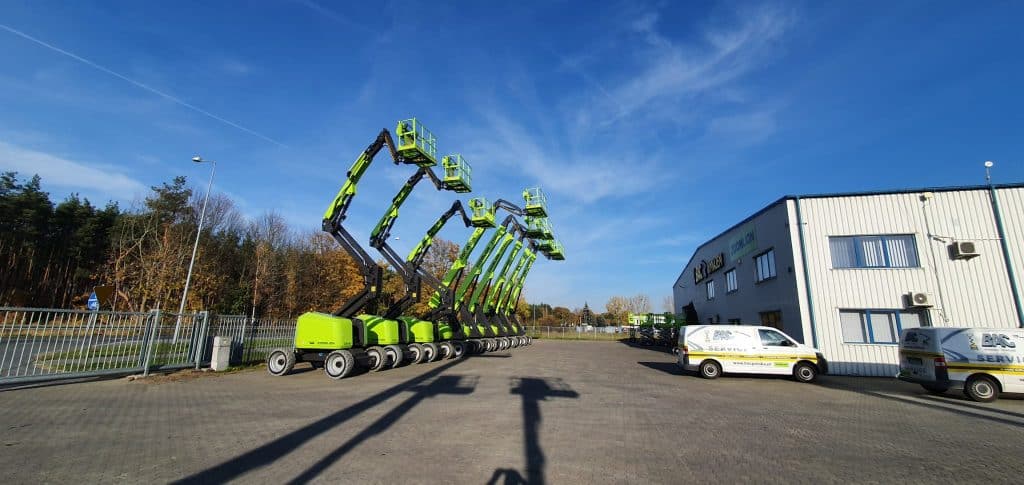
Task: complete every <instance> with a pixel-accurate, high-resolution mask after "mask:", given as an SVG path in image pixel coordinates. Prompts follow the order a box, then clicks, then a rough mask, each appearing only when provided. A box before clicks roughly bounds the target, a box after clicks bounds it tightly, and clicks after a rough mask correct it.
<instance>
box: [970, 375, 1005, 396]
mask: <svg viewBox="0 0 1024 485" xmlns="http://www.w3.org/2000/svg"><path fill="white" fill-rule="evenodd" d="M998 394H999V387H998V386H997V385H996V383H995V381H993V380H992V378H991V377H987V376H974V377H971V378H970V379H968V380H967V385H966V386H964V395H965V396H967V397H968V398H970V399H971V400H974V401H978V402H992V401H995V400H996V397H997V395H998Z"/></svg>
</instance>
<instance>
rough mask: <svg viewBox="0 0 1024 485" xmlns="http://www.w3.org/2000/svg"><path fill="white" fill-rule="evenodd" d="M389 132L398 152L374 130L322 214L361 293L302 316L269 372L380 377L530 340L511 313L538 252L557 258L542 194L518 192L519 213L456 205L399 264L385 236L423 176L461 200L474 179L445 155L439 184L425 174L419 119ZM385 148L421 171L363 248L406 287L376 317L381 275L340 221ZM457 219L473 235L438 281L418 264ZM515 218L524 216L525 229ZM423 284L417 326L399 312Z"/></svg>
mask: <svg viewBox="0 0 1024 485" xmlns="http://www.w3.org/2000/svg"><path fill="white" fill-rule="evenodd" d="M396 135H397V140H398V144H397V145H396V144H395V143H394V140H393V139H392V137H391V133H390V132H388V130H387V129H384V130H381V132H380V134H379V135H378V136H377V139H376V140H375V141H374V142H373V143H372V144H370V146H369V147H367V148H366V150H364V151H363V153H362V154H361V155H360V156H359V158H358V159H357V160H356V161H355V163H354V164H353V165H352V167H351V168H350V169H349V171H348V172H347V175H346V177H347V178H346V180H345V183H344V184H343V185H342V188H341V190H340V191H339V192H338V195H337V196H336V197H335V198H334V200H333V202H332V203H331V205H330V206H329V207H328V209H327V211H326V212H325V213H324V217H323V229H324V231H326V232H328V233H330V234H331V235H332V236H333V237H334V239H335V240H337V241H338V243H339V244H340V245H341V247H342V248H343V249H344V250H345V251H346V252H347V253H348V254H349V255H351V256H352V258H353V260H355V262H356V264H357V266H358V267H359V268H360V271H361V274H362V277H363V288H362V289H361V290H360V291H359V292H358V293H357V294H356V295H354V296H353V297H352V298H350V299H349V300H348V301H346V302H345V303H344V304H343V305H342V306H341V308H340V309H338V310H337V311H335V312H333V313H331V314H325V313H318V312H309V313H305V314H303V315H301V316H300V317H299V319H298V322H297V325H296V332H295V343H294V347H293V348H281V349H274V350H273V351H271V353H270V355H269V357H268V359H267V369H268V371H269V372H270V373H271V374H274V375H284V374H287V373H289V372H290V371H291V370H292V368H293V367H294V365H295V364H296V363H297V362H309V363H310V364H311V365H312V366H313V367H323V368H324V370H325V372H326V373H327V375H328V376H329V377H331V378H334V379H340V378H343V377H346V376H348V375H350V374H351V373H352V371H353V370H354V368H355V367H356V366H357V365H362V366H365V367H367V368H369V369H370V370H381V369H384V368H387V367H395V366H398V365H401V364H402V363H404V362H411V363H420V362H430V361H433V360H436V359H439V358H453V357H461V356H463V355H464V354H466V353H471V352H483V351H489V350H499V349H508V348H512V347H518V346H520V345H527V344H529V343H530V339H529V337H527V336H525V335H524V331H523V330H524V329H523V327H522V325H521V324H520V323H519V321H518V319H517V318H516V316H515V308H516V305H517V303H518V301H519V298H520V294H521V292H522V289H523V285H524V282H525V279H526V275H527V273H529V271H530V268H531V267H532V265H533V263H534V262H535V261H536V259H537V254H538V252H539V253H541V254H544V255H545V256H546V257H547V258H548V259H553V260H561V259H564V255H563V249H562V247H561V244H559V243H558V242H557V241H555V240H554V234H553V231H552V230H551V225H550V223H549V222H548V221H547V214H548V212H547V203H546V199H545V197H544V194H543V193H542V192H541V191H540V189H527V190H526V191H524V193H523V197H524V200H525V201H526V204H525V207H524V208H519V207H518V206H516V205H514V204H512V203H509V202H507V201H504V200H501V199H499V200H498V201H496V202H495V203H494V204H488V202H487V200H486V199H483V198H475V199H471V200H469V202H468V206H469V209H470V213H469V214H467V212H466V210H465V209H464V207H463V206H462V204H461V202H459V201H455V202H454V203H453V204H452V206H451V208H450V209H448V210H447V211H446V212H445V213H443V214H442V215H441V216H440V217H439V218H438V219H437V220H436V221H435V222H434V223H433V225H431V226H430V228H429V229H428V230H427V232H426V235H425V236H424V237H423V238H422V239H421V240H420V242H419V243H418V244H417V245H416V246H415V247H414V248H413V250H412V251H411V252H410V254H409V256H408V257H407V258H405V259H402V258H401V257H399V256H398V254H397V253H396V252H395V250H394V249H393V248H392V247H391V246H390V245H389V244H388V239H389V237H390V232H391V229H392V227H393V226H394V223H395V221H396V220H397V218H398V215H399V210H400V208H401V206H402V205H403V204H404V203H405V202H406V200H407V199H408V197H409V196H410V194H411V193H412V191H413V189H414V188H415V187H416V185H417V184H418V183H419V182H420V181H422V180H423V179H425V178H426V179H429V180H430V181H431V182H432V183H433V185H434V186H435V188H437V189H438V190H449V191H453V192H457V193H466V192H470V191H471V189H472V180H471V167H470V165H469V163H468V162H466V160H465V159H464V158H463V157H462V156H461V155H458V154H452V155H448V156H445V157H443V158H442V160H441V165H442V169H443V176H442V177H440V178H439V177H437V175H436V174H435V173H434V172H433V170H432V167H434V166H436V165H437V158H436V152H437V148H436V145H437V142H436V139H435V138H434V136H433V135H432V134H431V133H430V131H429V130H427V129H426V128H425V127H424V126H423V125H422V124H421V123H420V122H419V121H418V120H417V119H415V118H411V119H407V120H402V121H399V122H398V126H397V128H396ZM384 146H387V147H388V149H389V151H390V153H391V157H392V159H393V161H394V163H395V164H399V165H402V164H404V165H415V166H417V167H418V168H417V170H416V172H415V173H414V174H413V175H412V176H411V177H410V178H409V179H408V180H407V181H406V183H405V184H404V185H403V186H402V187H401V188H400V189H399V191H398V193H397V194H396V195H395V196H394V197H393V198H392V201H391V204H390V206H389V207H388V208H387V209H386V210H385V212H384V215H383V217H382V218H381V219H380V221H379V222H378V223H377V225H376V226H375V227H374V228H373V230H372V232H371V234H370V241H369V243H370V246H371V247H373V248H375V249H376V250H378V251H379V252H380V253H381V254H382V255H383V256H384V259H385V260H386V261H387V263H388V264H390V265H391V266H392V267H393V268H394V269H395V271H396V272H397V273H398V274H399V275H400V276H401V277H402V279H403V282H404V284H405V287H406V293H405V295H404V296H403V297H402V298H400V299H399V300H398V301H397V302H395V303H394V304H393V305H391V306H390V307H388V308H386V309H383V311H382V312H381V309H380V308H378V307H379V306H380V303H381V292H382V280H383V268H382V267H381V266H380V265H378V264H377V263H376V262H375V261H374V260H373V258H372V257H370V255H369V254H368V253H367V251H366V250H365V249H364V248H363V247H362V246H361V245H360V244H359V243H358V242H357V241H356V240H355V238H353V237H352V235H351V234H350V233H349V232H348V231H347V230H346V229H345V228H344V226H343V222H344V221H345V218H346V213H347V210H348V208H349V206H350V205H351V203H352V200H353V198H354V197H355V194H356V187H357V185H358V183H359V181H360V179H361V178H362V176H363V174H364V173H365V172H366V170H367V169H368V168H369V166H370V165H371V164H372V162H373V160H374V157H375V156H376V155H377V154H378V152H379V151H380V150H381V149H383V148H384ZM498 209H504V210H506V211H508V212H509V213H510V214H509V216H508V217H506V218H505V219H504V220H503V221H502V223H501V224H497V223H496V218H495V216H496V212H497V210H498ZM456 215H458V216H461V220H462V222H463V224H464V225H465V226H466V227H472V228H473V231H472V233H471V234H470V236H469V239H468V240H467V241H466V244H465V245H463V247H462V249H461V251H460V252H459V255H458V257H457V258H456V259H455V261H453V263H452V265H451V267H450V268H449V269H448V271H447V272H446V273H445V275H444V276H443V277H442V278H440V279H438V278H436V277H435V276H434V275H432V274H430V273H429V272H427V271H424V270H423V268H422V262H423V258H424V256H425V255H426V253H427V251H428V250H429V249H430V247H431V245H432V244H433V241H434V237H435V236H436V234H437V233H438V232H439V231H440V230H441V229H442V228H443V227H444V226H445V224H447V223H448V221H449V220H450V219H452V218H453V217H455V216H456ZM516 216H526V217H527V224H526V226H523V225H522V224H520V222H519V221H518V219H516ZM489 229H494V230H495V233H494V234H493V235H492V237H491V239H490V240H489V241H488V243H487V244H486V245H485V247H484V249H483V250H482V251H481V253H480V255H479V256H478V257H477V259H476V261H475V263H474V264H473V265H472V266H471V269H470V271H469V274H468V275H467V274H465V273H466V272H465V270H466V268H467V265H468V261H469V257H470V256H471V254H472V253H473V251H474V249H475V248H476V246H477V245H478V243H479V242H480V240H481V238H482V237H483V235H484V233H485V232H486V231H487V230H489ZM510 248H511V251H509V249H510ZM506 254H507V258H506ZM492 256H493V258H492ZM517 258H518V259H517ZM502 261H504V263H503V264H502ZM513 262H515V264H514V265H513ZM485 268H486V269H485ZM499 268H500V269H499ZM513 268H514V269H513ZM424 281H426V282H427V284H429V285H430V286H432V287H434V288H435V291H434V292H433V294H432V296H431V298H430V300H429V302H428V306H429V308H430V311H429V313H428V315H426V317H425V318H424V319H419V318H414V317H410V316H406V315H403V313H404V312H405V311H406V310H408V308H409V307H410V306H412V305H413V304H415V302H416V301H417V300H418V299H419V298H420V296H421V286H422V283H423V282H424Z"/></svg>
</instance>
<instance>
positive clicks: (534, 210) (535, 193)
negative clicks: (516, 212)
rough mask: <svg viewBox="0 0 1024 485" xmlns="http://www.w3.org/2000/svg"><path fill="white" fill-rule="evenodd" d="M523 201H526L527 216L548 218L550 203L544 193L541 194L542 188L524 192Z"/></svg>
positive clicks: (524, 210)
mask: <svg viewBox="0 0 1024 485" xmlns="http://www.w3.org/2000/svg"><path fill="white" fill-rule="evenodd" d="M523 199H525V200H526V207H524V208H523V212H525V213H526V215H528V216H540V217H547V215H548V201H547V199H545V198H544V192H541V190H540V187H534V188H532V189H526V190H524V191H523Z"/></svg>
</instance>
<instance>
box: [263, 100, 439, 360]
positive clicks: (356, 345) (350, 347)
mask: <svg viewBox="0 0 1024 485" xmlns="http://www.w3.org/2000/svg"><path fill="white" fill-rule="evenodd" d="M395 131H396V134H397V135H398V141H399V143H398V144H397V145H396V144H395V142H394V139H393V138H392V136H391V133H390V132H389V131H388V130H387V129H386V128H385V129H383V130H381V132H380V134H378V135H377V138H376V139H375V140H374V141H373V143H371V144H370V145H369V146H368V147H367V148H366V149H365V150H363V153H362V154H361V155H360V156H359V158H358V159H356V161H355V163H353V164H352V167H351V168H350V169H349V171H348V173H347V178H346V180H345V183H344V184H343V185H342V187H341V190H339V191H338V195H337V196H335V198H334V200H333V201H332V202H331V204H330V205H329V206H328V208H327V210H326V211H325V212H324V217H323V230H324V231H326V232H328V233H329V234H331V236H333V237H334V239H335V240H336V241H338V244H340V245H341V247H342V248H343V249H344V250H345V251H346V252H347V253H348V254H349V255H351V256H352V258H353V259H354V260H355V262H356V264H357V266H359V268H360V271H361V273H362V278H363V288H362V290H360V291H359V293H357V294H356V295H354V296H353V297H352V298H351V299H349V300H348V301H347V302H345V303H344V304H343V305H342V306H341V308H339V309H338V310H336V311H335V312H333V313H331V314H326V313H319V312H308V313H304V314H302V315H300V316H299V319H298V322H297V323H296V328H295V344H294V347H293V348H291V349H287V348H279V349H274V350H272V351H271V352H270V355H269V356H268V358H267V370H268V371H269V372H270V373H271V374H273V375H284V374H287V373H289V372H291V370H292V368H293V367H294V365H295V363H296V362H309V363H310V364H311V365H312V366H313V367H320V366H323V367H324V370H325V372H326V373H327V375H328V376H329V377H331V378H334V379H341V378H343V377H346V376H348V375H349V374H351V373H352V371H353V369H354V368H355V365H356V364H357V363H360V364H362V365H366V366H368V367H370V368H371V369H374V368H380V367H381V366H382V365H384V364H386V362H387V359H389V358H390V359H392V360H397V359H399V358H400V357H401V355H402V348H401V347H399V346H398V345H397V344H398V343H399V326H398V325H397V324H396V323H394V322H393V321H387V320H385V319H384V318H381V317H378V316H374V315H372V313H374V312H375V311H376V310H377V308H376V307H377V306H378V302H379V299H380V294H381V282H382V279H383V278H382V277H383V270H382V268H381V267H380V266H379V265H377V263H376V262H375V261H374V260H373V258H371V257H370V255H369V254H368V253H367V252H366V250H365V249H363V247H362V246H361V245H360V244H359V243H358V242H357V241H356V239H355V238H354V237H353V236H352V235H351V234H350V233H349V232H348V231H347V230H346V229H345V228H344V226H343V225H342V223H343V222H344V221H345V217H346V213H347V211H348V208H349V206H350V205H351V204H352V199H353V198H354V197H355V195H356V186H357V185H358V184H359V180H360V179H361V178H362V176H363V174H364V173H365V172H366V170H367V169H368V168H369V166H370V165H371V164H372V163H373V160H374V157H375V156H376V155H377V154H378V152H380V150H381V149H383V148H384V147H385V146H387V147H388V150H389V151H390V153H391V158H392V160H393V161H394V163H395V164H412V165H417V166H419V167H421V168H423V167H431V166H434V165H436V164H437V161H436V151H437V148H436V145H437V141H436V139H435V138H434V136H433V135H432V134H431V133H430V132H429V131H428V130H427V129H426V128H425V127H424V126H423V125H422V124H421V123H420V122H419V121H418V120H417V119H415V118H412V119H408V120H402V121H399V122H398V127H397V128H396V130H395ZM364 310H366V311H367V312H368V313H363V311H364Z"/></svg>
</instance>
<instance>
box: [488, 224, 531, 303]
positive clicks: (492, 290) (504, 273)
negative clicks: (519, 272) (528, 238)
mask: <svg viewBox="0 0 1024 485" xmlns="http://www.w3.org/2000/svg"><path fill="white" fill-rule="evenodd" d="M524 237H525V234H522V235H520V236H519V240H518V241H516V244H515V246H513V247H512V253H511V254H509V256H508V259H506V260H505V265H504V266H502V267H501V270H499V271H498V279H497V280H495V281H494V284H492V285H490V287H489V288H488V289H487V294H486V295H485V296H484V298H485V299H484V305H483V313H484V314H487V315H490V314H493V313H494V309H495V304H496V303H497V301H498V297H499V296H500V295H501V292H502V290H503V289H504V287H505V283H506V282H507V281H508V277H509V274H508V271H509V269H511V268H512V262H513V261H516V257H517V256H519V253H520V252H521V251H522V250H523V248H524V247H525V244H524V243H523V238H524ZM524 257H525V253H524ZM522 260H523V258H519V261H522ZM517 267H518V265H517Z"/></svg>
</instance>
